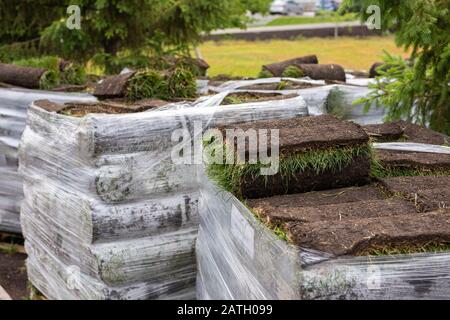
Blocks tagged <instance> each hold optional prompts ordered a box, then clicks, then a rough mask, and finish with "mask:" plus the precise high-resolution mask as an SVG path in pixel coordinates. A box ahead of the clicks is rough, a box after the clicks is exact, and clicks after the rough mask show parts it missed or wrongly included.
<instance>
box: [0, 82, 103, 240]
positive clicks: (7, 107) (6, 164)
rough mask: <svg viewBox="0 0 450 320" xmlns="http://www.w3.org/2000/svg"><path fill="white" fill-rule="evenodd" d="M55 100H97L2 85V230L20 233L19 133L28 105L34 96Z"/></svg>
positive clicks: (0, 116)
mask: <svg viewBox="0 0 450 320" xmlns="http://www.w3.org/2000/svg"><path fill="white" fill-rule="evenodd" d="M39 99H48V100H51V101H54V102H59V103H63V102H68V101H74V100H77V101H95V100H96V99H95V98H94V97H92V96H90V95H88V94H80V93H55V92H49V91H39V90H27V89H0V231H3V232H11V233H20V232H21V228H20V221H19V212H20V209H19V208H20V202H21V200H22V198H23V191H22V184H21V178H20V176H19V175H18V174H17V166H18V155H17V150H18V147H19V141H20V137H21V135H22V132H23V130H24V129H25V125H26V115H27V109H28V106H29V105H30V103H31V102H32V101H34V100H39Z"/></svg>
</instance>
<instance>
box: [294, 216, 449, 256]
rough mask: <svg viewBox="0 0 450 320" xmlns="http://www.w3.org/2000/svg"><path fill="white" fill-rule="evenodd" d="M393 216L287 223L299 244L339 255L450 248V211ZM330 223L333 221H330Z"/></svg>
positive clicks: (295, 242) (295, 241)
mask: <svg viewBox="0 0 450 320" xmlns="http://www.w3.org/2000/svg"><path fill="white" fill-rule="evenodd" d="M391 213H392V215H391V216H383V217H374V218H363V219H348V220H346V219H344V220H341V221H332V222H331V221H318V222H311V223H298V222H294V223H288V224H287V226H286V228H287V231H288V237H289V239H290V240H291V241H292V242H293V243H294V244H296V245H298V246H300V247H303V248H309V249H314V250H319V251H323V252H327V253H330V254H334V255H337V256H340V255H379V254H389V253H411V252H429V251H441V250H444V249H445V248H447V249H448V248H450V214H449V213H442V212H430V213H425V214H417V213H415V212H411V213H407V214H405V213H404V212H398V213H399V214H398V215H397V212H395V211H393V212H391ZM330 222H331V223H330Z"/></svg>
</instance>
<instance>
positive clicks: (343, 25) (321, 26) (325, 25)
mask: <svg viewBox="0 0 450 320" xmlns="http://www.w3.org/2000/svg"><path fill="white" fill-rule="evenodd" d="M362 25H363V24H362V23H361V22H360V21H347V22H337V23H336V22H331V23H311V24H299V25H287V26H271V27H251V28H247V29H239V28H233V29H224V30H217V31H213V32H211V35H227V34H245V33H265V32H280V31H296V30H314V29H330V28H335V27H339V28H348V27H357V26H362Z"/></svg>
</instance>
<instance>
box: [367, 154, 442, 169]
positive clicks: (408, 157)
mask: <svg viewBox="0 0 450 320" xmlns="http://www.w3.org/2000/svg"><path fill="white" fill-rule="evenodd" d="M375 154H376V157H377V159H378V160H379V161H380V162H381V164H382V165H383V166H385V167H387V168H397V169H418V170H421V171H436V170H450V155H449V154H441V153H426V152H407V151H393V150H382V149H378V150H376V152H375Z"/></svg>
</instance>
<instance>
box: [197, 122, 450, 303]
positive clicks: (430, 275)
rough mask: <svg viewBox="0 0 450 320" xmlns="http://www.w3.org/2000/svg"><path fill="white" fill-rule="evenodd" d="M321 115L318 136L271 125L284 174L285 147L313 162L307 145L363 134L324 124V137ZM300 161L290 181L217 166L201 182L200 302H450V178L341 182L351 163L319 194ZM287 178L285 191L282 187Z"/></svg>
mask: <svg viewBox="0 0 450 320" xmlns="http://www.w3.org/2000/svg"><path fill="white" fill-rule="evenodd" d="M327 117H328V116H327ZM314 118H316V119H317V118H318V119H317V120H314ZM320 118H321V117H313V118H312V119H313V120H309V121H317V126H316V127H317V128H316V127H314V129H310V130H311V131H307V129H304V130H301V129H300V130H298V128H302V127H303V128H308V126H307V125H303V124H300V122H299V123H296V125H293V123H292V120H288V121H280V122H279V124H278V125H277V126H274V127H277V128H279V129H280V154H281V156H280V169H282V168H283V167H286V168H292V166H288V165H286V166H283V161H288V159H289V157H285V155H286V153H284V152H286V150H289V149H291V150H292V149H294V150H296V152H299V155H303V158H305V156H306V155H309V153H308V152H311V151H306V152H305V151H303V152H302V149H301V146H302V145H301V144H299V143H298V142H300V141H303V143H305V142H304V141H305V140H307V139H309V141H314V142H316V144H311V145H313V146H315V147H316V148H317V141H323V142H322V143H326V141H327V140H326V139H325V138H326V137H327V136H333V135H334V134H339V135H340V136H341V137H346V136H348V135H351V136H353V138H356V137H359V135H360V133H359V132H360V131H359V130H362V129H361V128H360V127H359V126H356V128H357V129H358V130H356V129H353V130H354V131H352V130H351V128H350V127H348V128H346V129H345V130H344V129H343V128H341V130H339V131H337V130H336V131H335V130H333V129H332V128H331V127H327V126H326V125H325V126H324V127H323V130H322V132H323V133H322V135H318V134H317V131H318V130H320V127H321V126H322V124H321V121H323V120H322V119H320ZM300 120H302V121H308V118H303V119H300ZM306 123H308V122H306ZM335 123H337V124H338V123H339V121H337V120H335ZM254 127H260V128H262V127H266V128H267V124H264V125H262V126H260V125H259V123H255V124H254ZM239 128H242V127H241V126H239ZM269 128H270V127H269ZM244 129H245V127H244ZM297 130H298V131H297ZM297 132H298V133H297ZM352 132H358V134H351V133H352ZM309 133H311V134H309ZM313 133H314V134H313ZM335 139H336V142H335V145H340V143H338V142H337V137H335ZM367 139H368V137H367V136H366V140H365V141H367ZM343 140H346V139H343ZM293 146H296V148H294V147H293ZM246 151H247V152H248V154H251V152H252V150H251V149H250V148H249V149H246ZM291 154H292V153H291ZM294 154H295V153H294ZM364 154H365V155H366V156H367V157H368V158H370V157H371V155H370V154H366V153H364ZM288 155H289V153H288ZM315 158H316V161H315V162H314V164H316V165H317V164H319V163H322V161H324V159H326V158H325V157H323V156H321V155H320V154H319V153H316V154H315ZM296 159H297V161H296V162H295V163H296V164H297V165H298V168H302V170H299V172H294V174H291V175H290V179H288V177H289V175H288V174H284V175H283V174H281V175H279V176H278V178H274V177H276V176H277V175H275V176H273V177H271V176H268V177H266V179H265V180H264V182H265V184H260V183H259V182H258V179H260V178H261V177H260V176H258V174H257V172H258V171H257V170H254V169H257V168H258V166H256V167H253V168H252V165H251V164H244V165H242V164H241V165H240V166H231V167H228V168H227V167H217V166H215V167H214V166H211V165H210V166H209V167H208V168H207V171H206V173H207V174H205V175H203V176H201V179H200V186H201V188H200V190H201V191H200V193H201V197H200V202H199V213H200V231H199V237H198V241H197V260H198V265H199V267H198V269H199V271H198V278H197V290H198V291H197V297H198V298H199V299H420V298H422V299H423V298H437V299H442V298H447V299H448V298H450V295H449V292H450V291H449V289H450V280H449V279H450V264H449V262H450V254H449V253H448V251H449V250H450V210H449V203H450V194H449V193H448V192H447V190H448V189H449V187H450V177H449V176H448V175H447V176H427V177H396V178H385V179H381V180H374V181H372V183H371V184H366V185H362V186H353V185H352V183H351V182H349V181H348V183H347V184H345V183H342V184H339V182H338V183H337V184H335V183H336V181H339V180H340V177H341V175H340V174H341V173H342V174H343V175H345V174H344V172H349V171H350V170H349V171H345V170H347V169H345V168H346V166H345V165H344V166H341V167H340V168H341V170H336V171H335V173H334V174H333V175H328V177H327V179H326V180H324V181H327V182H328V186H325V185H324V184H323V185H320V187H317V185H316V184H314V183H313V182H315V181H316V180H319V181H322V180H321V175H322V173H321V171H320V170H317V171H315V175H313V174H310V175H305V174H302V173H303V172H305V171H307V170H308V166H307V165H306V164H307V163H308V162H305V161H303V160H302V157H301V156H297V157H296ZM364 161H365V160H363V159H360V160H358V161H357V162H362V163H363V162H364ZM369 161H370V160H369ZM333 163H334V162H333ZM349 163H351V162H349ZM300 164H301V165H300ZM253 166H254V165H253ZM311 166H312V164H311ZM369 167H370V165H369ZM305 169H306V170H305ZM343 170H344V171H343ZM313 172H314V171H313ZM285 173H287V172H285ZM289 173H290V172H289ZM360 174H361V173H360ZM208 175H209V177H208ZM296 177H297V179H296ZM360 177H361V179H364V177H366V176H365V175H364V174H361V176H360ZM211 178H212V179H211ZM219 178H220V179H219ZM214 180H215V181H214ZM285 181H287V182H288V184H287V188H285V189H283V188H280V185H283V183H284V182H285ZM217 182H219V183H220V184H221V185H222V188H221V187H220V186H218V185H217ZM225 182H226V183H225ZM248 182H250V183H248ZM341 182H342V180H341ZM366 182H368V180H366ZM223 187H225V188H227V190H228V191H231V192H233V193H234V195H233V194H230V193H229V192H224V191H223ZM324 189H326V190H324ZM255 190H257V191H258V192H255ZM275 190H276V191H275ZM308 191H309V192H308ZM286 193H290V194H286Z"/></svg>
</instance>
